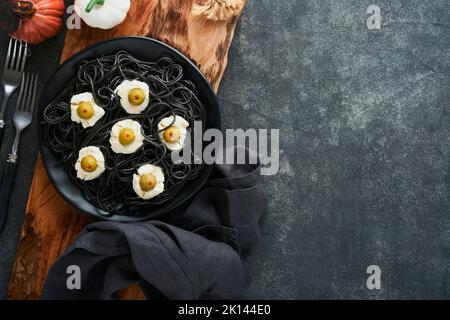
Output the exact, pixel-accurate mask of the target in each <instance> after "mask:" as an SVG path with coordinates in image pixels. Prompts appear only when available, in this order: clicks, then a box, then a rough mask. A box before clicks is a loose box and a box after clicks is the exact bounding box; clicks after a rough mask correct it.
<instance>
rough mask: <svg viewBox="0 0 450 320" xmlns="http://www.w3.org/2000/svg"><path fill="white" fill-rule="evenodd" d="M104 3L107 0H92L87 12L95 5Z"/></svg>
mask: <svg viewBox="0 0 450 320" xmlns="http://www.w3.org/2000/svg"><path fill="white" fill-rule="evenodd" d="M104 4H105V0H91V1H90V2H89V3H88V5H87V7H86V12H87V13H89V12H91V10H92V9H93V8H94V7H95V6H97V5H99V6H102V5H104Z"/></svg>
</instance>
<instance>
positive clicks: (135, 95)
mask: <svg viewBox="0 0 450 320" xmlns="http://www.w3.org/2000/svg"><path fill="white" fill-rule="evenodd" d="M144 100H145V94H144V91H142V90H141V89H139V88H135V89H133V90H131V91H130V92H129V93H128V101H129V102H130V104H131V105H132V106H135V107H137V106H140V105H141V104H142V103H144Z"/></svg>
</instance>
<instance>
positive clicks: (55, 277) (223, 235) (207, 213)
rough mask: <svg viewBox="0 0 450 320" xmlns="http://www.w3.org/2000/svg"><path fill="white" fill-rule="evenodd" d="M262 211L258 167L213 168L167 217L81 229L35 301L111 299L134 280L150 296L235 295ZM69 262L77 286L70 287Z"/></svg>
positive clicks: (263, 199) (257, 234) (255, 241)
mask: <svg viewBox="0 0 450 320" xmlns="http://www.w3.org/2000/svg"><path fill="white" fill-rule="evenodd" d="M266 207H267V198H266V196H265V194H264V190H263V187H262V185H261V178H260V167H259V165H215V168H214V170H213V174H212V175H211V177H210V179H209V180H208V182H207V183H206V185H205V186H204V187H203V188H202V189H201V190H200V191H199V192H198V193H197V194H196V195H195V196H194V198H193V199H192V201H191V202H190V203H189V204H187V205H186V206H185V207H183V208H179V209H178V212H174V213H173V214H167V215H166V216H168V218H166V219H165V220H162V221H145V222H139V223H117V222H96V223H93V224H90V225H88V226H86V228H85V229H84V230H83V232H82V233H81V234H80V236H79V237H78V238H77V239H76V240H75V241H74V243H73V244H72V245H71V246H70V247H69V248H68V249H67V251H66V252H65V253H64V254H63V255H62V256H61V257H60V258H59V259H58V260H57V261H56V263H55V264H54V265H53V266H52V268H51V270H50V271H49V274H48V276H47V279H46V283H45V286H44V290H43V293H42V296H41V299H115V298H116V297H115V293H116V292H117V291H118V290H120V289H123V288H126V287H128V286H129V285H131V284H135V283H138V284H139V285H140V286H141V288H142V289H143V292H144V293H145V295H146V296H147V298H149V299H166V298H167V299H183V300H184V299H186V300H191V299H233V298H238V297H239V296H240V295H241V293H242V290H243V289H244V287H245V282H246V278H247V276H248V275H249V274H247V273H246V272H245V270H246V266H247V264H248V263H250V261H251V259H250V257H251V256H252V255H253V252H254V251H255V249H256V247H257V245H258V243H259V241H260V219H261V216H262V213H263V212H264V211H265V209H266ZM71 265H75V266H78V267H79V271H80V273H79V275H80V277H79V278H80V279H79V284H80V288H79V289H77V288H74V289H69V288H68V285H67V281H68V278H69V276H70V275H71V274H70V272H69V273H68V272H67V270H68V267H69V266H71ZM70 287H71V288H72V286H70Z"/></svg>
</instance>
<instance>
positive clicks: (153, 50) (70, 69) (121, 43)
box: [39, 37, 220, 222]
mask: <svg viewBox="0 0 450 320" xmlns="http://www.w3.org/2000/svg"><path fill="white" fill-rule="evenodd" d="M119 50H126V51H128V52H129V53H130V54H131V55H133V56H134V57H136V58H138V59H141V60H144V61H155V60H157V59H158V58H160V57H162V56H168V57H170V58H172V59H173V60H174V61H175V62H176V63H178V64H180V65H181V66H182V67H183V70H184V78H185V79H188V80H191V81H192V82H193V83H194V84H195V85H196V86H197V89H198V92H199V98H200V100H201V101H202V102H203V104H204V105H205V108H206V122H205V123H204V124H203V127H204V129H209V128H217V129H220V112H219V105H218V103H217V99H216V95H215V93H214V91H213V89H212V88H211V86H210V84H209V82H208V80H206V78H205V76H204V75H203V74H202V73H201V71H200V70H199V69H198V68H197V67H196V66H195V65H194V64H193V63H192V62H191V61H190V60H189V59H188V58H186V57H185V56H184V55H183V54H181V53H180V52H179V51H177V50H176V49H174V48H172V47H170V46H168V45H166V44H164V43H162V42H160V41H157V40H154V39H150V38H144V37H121V38H115V39H110V40H106V41H103V42H99V43H97V44H95V45H93V46H91V47H89V48H87V49H85V50H83V51H80V52H79V53H77V54H76V55H74V56H72V57H71V58H70V59H69V60H67V61H66V62H65V63H64V64H62V65H61V66H60V67H59V68H58V70H57V71H56V72H55V73H54V74H53V75H52V76H51V78H50V80H49V81H48V82H47V84H46V86H45V88H44V90H43V92H42V94H41V98H40V101H39V110H40V119H41V120H42V115H43V110H44V108H45V106H47V105H48V104H49V103H50V102H51V101H52V100H53V99H54V98H55V97H56V96H57V94H58V93H59V92H61V91H62V90H63V88H64V87H65V85H66V84H67V83H68V82H69V81H70V80H71V79H72V78H73V77H75V75H76V73H77V72H78V66H79V65H80V63H81V62H82V61H84V60H90V59H95V58H96V57H100V56H102V55H110V54H115V53H116V52H117V51H119ZM40 136H41V152H42V156H43V160H44V166H45V169H46V170H47V174H48V176H49V177H50V180H51V181H52V183H53V185H54V186H55V188H56V190H57V191H58V192H59V193H60V194H61V196H62V197H63V198H64V199H66V200H67V201H68V202H69V203H70V204H71V205H72V206H74V207H75V208H76V209H78V210H79V211H80V212H82V213H85V214H88V215H91V216H93V217H95V218H99V219H105V220H111V221H120V222H132V221H141V220H146V219H153V218H156V217H158V216H161V215H162V214H165V213H167V212H169V211H171V210H173V209H174V208H176V207H177V206H179V205H180V204H182V203H183V202H185V201H186V200H188V199H189V198H190V197H191V196H192V195H194V194H195V193H196V192H197V191H198V190H199V189H200V188H201V187H202V186H203V184H204V183H205V182H206V180H207V179H208V176H209V174H210V173H211V170H212V167H211V166H205V167H204V168H203V170H202V171H200V173H199V175H198V176H197V178H196V179H194V180H191V181H189V182H187V183H186V184H185V186H184V187H183V188H182V190H181V191H180V192H179V193H178V194H177V195H176V196H175V197H174V198H173V199H171V200H169V201H167V202H166V203H164V204H161V205H159V206H155V208H154V209H152V210H151V212H141V213H139V214H138V215H136V216H123V215H109V216H108V215H107V214H108V213H107V212H104V211H103V210H101V209H98V208H96V207H95V206H93V205H92V204H91V203H90V202H88V201H87V200H86V199H85V198H84V196H83V193H82V191H81V190H80V189H78V188H77V187H76V186H75V185H73V183H72V182H71V181H70V179H69V177H68V175H67V173H66V172H65V170H64V169H63V167H62V166H61V165H59V164H58V159H57V158H56V157H55V155H54V154H53V153H52V151H51V150H50V149H49V148H48V147H46V146H45V145H44V143H43V134H42V132H41V134H40Z"/></svg>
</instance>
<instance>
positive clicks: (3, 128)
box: [0, 126, 5, 150]
mask: <svg viewBox="0 0 450 320" xmlns="http://www.w3.org/2000/svg"><path fill="white" fill-rule="evenodd" d="M4 131H5V127H4V126H3V127H1V126H0V150H1V149H2V141H3V132H4Z"/></svg>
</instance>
